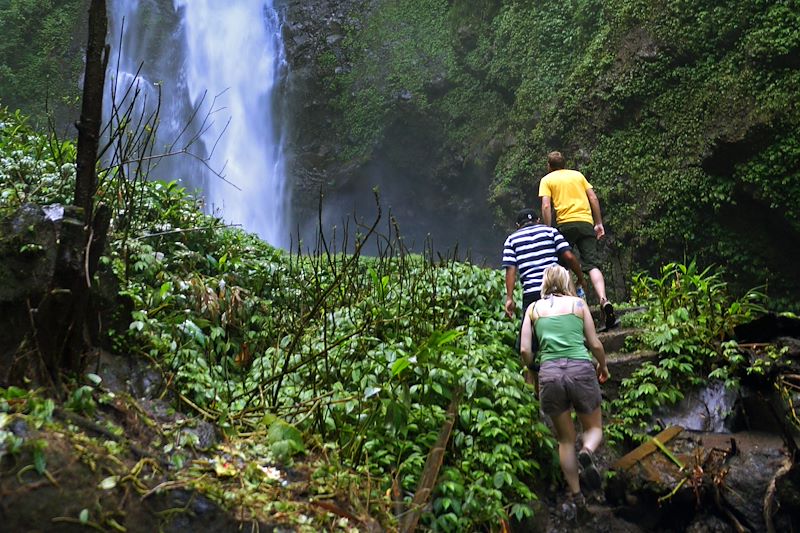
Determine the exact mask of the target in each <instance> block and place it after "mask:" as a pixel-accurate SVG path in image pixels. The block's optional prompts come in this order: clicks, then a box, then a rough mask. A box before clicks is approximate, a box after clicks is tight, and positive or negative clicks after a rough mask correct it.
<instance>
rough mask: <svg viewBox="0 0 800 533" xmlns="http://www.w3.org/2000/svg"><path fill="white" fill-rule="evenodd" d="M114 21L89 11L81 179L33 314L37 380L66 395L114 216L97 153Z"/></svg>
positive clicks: (94, 7) (95, 3)
mask: <svg viewBox="0 0 800 533" xmlns="http://www.w3.org/2000/svg"><path fill="white" fill-rule="evenodd" d="M107 27H108V19H107V16H106V2H105V0H92V2H91V5H90V7H89V39H88V45H87V48H86V71H85V75H84V82H83V102H82V107H81V117H80V121H79V122H78V123H77V124H76V127H77V129H78V146H77V156H76V165H77V176H76V180H75V200H74V204H75V206H76V207H77V208H78V209H74V208H73V209H70V210H68V213H74V216H69V215H67V216H65V217H64V219H63V220H62V221H61V225H60V226H61V227H60V235H59V239H58V241H57V258H56V264H55V272H54V275H53V278H52V280H51V282H50V285H49V287H48V290H47V292H46V293H45V294H44V296H43V297H42V299H41V301H39V302H38V305H37V306H36V308H35V309H32V310H31V313H30V314H31V317H32V322H33V324H32V325H33V328H34V331H33V335H34V337H35V340H36V347H37V351H38V353H39V355H40V357H41V362H42V363H44V367H45V368H46V372H47V374H48V375H46V376H42V375H37V376H35V379H36V380H37V381H40V382H42V384H45V385H48V384H49V385H51V386H53V387H54V388H56V389H57V390H60V389H61V372H62V371H65V370H66V371H68V372H75V373H78V372H81V371H82V370H83V368H84V361H83V354H84V353H85V352H86V350H87V349H88V347H89V346H90V344H91V342H90V340H89V339H88V334H87V328H86V317H87V315H88V312H89V308H90V296H91V292H90V291H91V280H92V277H93V275H94V273H95V271H96V270H97V265H98V261H99V258H100V255H101V253H102V249H103V247H104V246H105V239H106V234H107V232H108V226H109V221H110V216H111V214H110V210H109V209H108V208H107V207H106V206H103V205H100V206H99V207H98V209H97V211H96V213H95V209H94V201H93V199H94V195H95V192H96V190H97V151H98V146H99V143H100V124H101V122H102V118H103V91H104V85H105V71H106V66H107V63H108V53H109V47H108V45H106V43H105V39H106V32H107Z"/></svg>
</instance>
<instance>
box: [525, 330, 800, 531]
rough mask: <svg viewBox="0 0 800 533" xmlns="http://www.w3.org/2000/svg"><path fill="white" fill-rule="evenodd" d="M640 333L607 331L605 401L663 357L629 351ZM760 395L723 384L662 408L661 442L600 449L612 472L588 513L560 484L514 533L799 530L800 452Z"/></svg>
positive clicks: (601, 461)
mask: <svg viewBox="0 0 800 533" xmlns="http://www.w3.org/2000/svg"><path fill="white" fill-rule="evenodd" d="M637 333H638V330H636V329H634V328H623V327H618V328H615V329H612V330H611V331H608V332H603V333H600V334H599V335H600V339H601V342H602V343H603V345H604V347H605V349H606V355H607V359H608V367H609V371H610V373H611V378H610V379H609V381H608V382H607V383H606V384H605V385H604V386H603V388H602V389H603V397H604V400H612V399H614V398H616V397H617V395H618V393H619V389H620V385H621V383H622V381H623V380H624V379H625V378H627V377H630V376H631V374H632V373H633V372H634V371H635V370H636V369H637V368H639V367H640V366H641V365H642V364H644V363H645V362H647V361H655V360H657V358H658V354H657V353H655V352H652V351H636V352H629V351H627V350H626V339H628V337H630V336H632V335H636V334H637ZM784 342H789V341H788V340H784ZM789 344H792V343H791V342H789ZM797 352H798V354H796V355H800V350H797ZM789 357H791V355H790V356H789ZM761 396H762V392H759V391H749V390H746V389H744V388H742V389H736V390H731V389H726V388H725V387H724V385H723V384H721V383H712V384H709V386H708V387H706V388H704V389H701V390H698V391H693V392H692V393H689V394H687V395H686V398H685V400H684V401H683V402H681V403H680V404H678V405H677V406H674V407H670V408H667V409H662V410H661V411H659V414H658V419H657V422H658V423H660V425H661V426H662V427H666V428H667V429H666V430H665V431H663V432H662V433H660V434H659V436H658V437H657V438H658V439H659V442H658V443H654V442H652V441H647V442H645V444H643V445H642V446H640V447H638V448H634V447H633V446H631V447H629V448H613V447H611V446H608V445H604V446H602V447H601V449H600V450H598V453H597V457H596V460H597V463H598V467H599V468H600V470H601V472H605V473H606V476H605V479H604V483H603V489H602V490H601V491H598V492H597V493H594V494H590V495H588V496H589V497H588V498H587V502H588V503H587V506H586V509H585V510H584V511H583V512H580V513H579V514H578V516H577V517H576V518H574V519H572V518H571V517H568V516H565V514H564V512H563V505H562V503H563V496H562V494H563V493H564V489H563V487H561V486H558V487H552V490H551V491H550V492H549V494H548V496H547V497H545V498H544V499H543V500H542V502H541V504H542V506H541V507H540V509H541V510H542V511H545V510H546V512H540V513H539V514H538V516H537V517H535V518H534V519H532V520H531V521H529V522H528V523H526V524H523V525H520V526H521V527H515V528H514V529H519V530H520V531H533V532H542V533H545V532H547V533H560V532H566V531H578V532H596V531H603V532H640V531H670V532H671V531H690V532H693V533H701V532H715V533H716V532H728V531H730V532H734V531H735V532H742V531H753V532H755V531H768V532H770V531H796V530H797V528H798V523H797V520H798V518H794V517H795V516H800V512H798V511H800V491H799V490H798V487H799V486H800V483H799V482H798V481H800V472H799V471H798V468H797V467H796V465H795V462H794V461H793V460H792V454H793V453H796V449H794V450H793V449H792V448H793V444H792V442H793V441H792V437H791V436H788V437H787V435H786V434H785V433H786V431H785V429H782V427H783V426H782V425H781V424H780V423H777V422H776V417H775V416H772V420H773V421H772V422H771V423H768V421H767V420H766V419H767V418H769V416H767V415H768V414H769V413H768V411H769V410H770V407H769V405H770V404H769V402H767V401H766V400H765V399H764V398H762V397H761ZM773 410H774V409H773ZM604 414H605V413H604ZM777 418H780V417H777ZM654 422H655V421H654ZM662 440H663V441H664V442H663V444H662V443H661V441H662ZM679 465H680V466H679ZM681 467H682V468H681Z"/></svg>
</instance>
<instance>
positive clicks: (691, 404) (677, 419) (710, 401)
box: [654, 381, 739, 433]
mask: <svg viewBox="0 0 800 533" xmlns="http://www.w3.org/2000/svg"><path fill="white" fill-rule="evenodd" d="M738 399H739V392H738V390H736V389H733V388H730V387H726V386H725V383H723V382H721V381H715V382H712V383H711V384H710V385H708V386H706V387H703V388H702V389H695V390H692V391H689V392H688V393H686V395H685V396H684V398H683V400H681V401H680V402H679V403H678V404H677V405H675V406H670V407H669V408H661V409H658V410H657V411H656V412H655V413H654V418H655V419H656V420H658V421H659V422H660V424H661V425H662V426H663V427H668V426H681V427H682V428H684V429H687V430H690V431H711V432H716V433H729V432H731V431H734V430H735V429H736V428H735V427H734V423H735V419H736V416H735V415H736V412H735V410H736V402H737V400H738Z"/></svg>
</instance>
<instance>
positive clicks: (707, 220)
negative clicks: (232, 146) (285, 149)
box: [284, 0, 800, 301]
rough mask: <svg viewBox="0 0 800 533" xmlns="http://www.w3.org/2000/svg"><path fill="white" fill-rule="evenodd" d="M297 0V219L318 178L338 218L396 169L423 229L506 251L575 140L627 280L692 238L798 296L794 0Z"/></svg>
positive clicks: (408, 210) (745, 280) (396, 180)
mask: <svg viewBox="0 0 800 533" xmlns="http://www.w3.org/2000/svg"><path fill="white" fill-rule="evenodd" d="M284 12H285V15H286V20H287V30H286V42H287V49H288V50H289V61H290V63H291V66H290V68H291V70H292V73H291V80H290V84H289V94H290V98H291V100H292V102H293V104H292V106H293V107H292V109H293V113H292V116H293V118H294V122H293V125H292V127H293V128H294V132H293V136H292V147H293V149H294V154H295V159H294V162H293V169H294V175H295V177H296V180H297V181H296V195H295V201H296V205H295V208H296V213H298V219H299V220H304V219H307V218H308V216H309V215H308V213H309V211H313V210H314V206H315V205H316V201H317V198H318V191H319V190H320V188H322V189H324V190H325V191H326V203H327V204H326V205H328V207H329V209H328V212H329V213H330V216H329V217H328V218H329V219H333V218H334V215H333V213H334V212H335V213H338V214H339V215H338V216H341V213H345V212H349V211H352V209H351V208H352V205H354V204H355V205H357V206H359V208H362V209H363V206H364V205H365V203H366V204H368V203H369V195H370V193H369V191H370V190H371V188H372V186H379V187H380V189H381V193H382V198H383V199H384V200H385V201H386V203H387V204H389V205H390V206H391V208H392V211H393V213H394V214H396V215H397V217H398V219H399V222H400V228H401V231H402V232H403V233H405V234H406V235H411V237H412V238H419V237H421V236H422V235H424V234H425V233H426V232H427V231H431V232H432V233H434V234H435V235H436V234H437V232H438V234H439V235H442V236H443V239H444V240H450V239H451V238H452V239H456V238H458V239H459V240H460V242H461V243H462V245H464V244H467V245H469V244H473V243H476V242H480V243H482V244H478V245H477V246H478V247H482V248H483V249H484V250H486V251H487V256H489V257H492V256H494V255H496V254H495V252H494V251H493V250H494V249H496V248H497V246H498V244H499V242H502V236H503V233H505V231H504V230H507V229H508V227H507V221H508V220H510V219H511V218H512V216H513V213H514V212H515V211H516V210H517V209H519V208H521V207H523V206H531V205H533V206H536V205H538V197H537V190H538V182H539V179H540V178H541V177H542V176H543V175H544V173H545V168H544V166H545V165H544V160H545V156H546V154H547V152H548V151H550V150H561V151H562V152H564V153H565V155H566V157H567V160H568V165H569V166H571V167H574V168H578V169H579V170H582V171H583V172H584V173H585V174H586V175H587V176H588V178H589V180H590V182H591V183H592V184H593V185H594V186H595V188H596V190H597V191H598V195H599V196H600V199H601V204H602V206H603V209H604V221H605V222H606V229H607V234H608V239H607V240H606V244H605V246H606V248H607V250H606V251H607V252H608V253H607V257H608V263H607V265H606V268H607V270H608V272H609V274H610V275H607V277H609V278H610V282H611V284H612V286H616V287H619V288H622V287H623V286H624V285H625V283H626V281H627V280H628V279H629V278H630V275H631V273H632V272H633V271H636V270H640V269H647V270H650V271H657V269H658V266H659V265H661V264H663V263H666V262H669V261H674V260H676V259H679V258H683V257H686V258H693V257H694V258H697V259H698V261H699V262H700V263H701V264H704V265H710V264H718V265H719V264H724V265H727V267H728V274H729V275H730V277H731V278H732V279H733V280H734V281H736V282H737V283H738V284H739V286H740V287H742V288H747V287H752V286H755V285H758V284H761V283H764V282H765V281H766V282H767V283H769V285H770V286H771V287H772V290H773V291H775V292H774V293H773V294H775V295H777V296H781V297H787V296H788V297H789V299H792V298H794V300H795V301H796V297H792V296H791V295H792V294H797V290H798V284H797V282H796V280H795V278H794V276H793V275H792V274H791V267H789V265H792V264H795V263H796V261H797V260H798V256H797V253H800V252H797V253H796V252H795V250H798V249H800V247H798V245H797V244H798V242H800V226H798V224H797V222H796V220H799V219H800V211H798V208H797V207H796V206H797V205H800V170H799V169H800V165H799V163H800V150H798V149H797V146H798V145H799V144H800V141H798V138H797V135H796V134H795V133H794V132H796V131H797V124H798V123H800V113H798V109H800V107H798V106H797V97H796V93H795V92H793V90H792V89H790V87H792V86H794V85H796V83H797V82H798V74H797V72H798V70H797V68H796V66H797V59H796V58H797V57H798V54H800V38H798V35H800V33H798V32H797V31H796V28H797V24H798V21H800V13H799V12H798V10H797V9H796V6H794V5H793V4H792V3H791V2H776V3H772V4H770V5H766V4H764V3H759V2H753V1H752V0H737V1H735V2H732V3H730V4H728V5H726V6H725V7H724V8H722V7H719V6H717V5H716V4H715V3H713V2H710V1H701V2H696V3H694V4H693V5H692V6H690V7H687V6H685V5H683V4H679V3H677V2H666V3H664V2H650V1H639V2H633V1H630V0H611V1H608V2H599V1H595V0H587V1H583V2H578V3H575V4H566V3H563V2H555V1H553V2H541V3H537V4H536V5H520V4H519V3H515V2H505V1H502V0H475V1H469V2H467V1H463V0H455V1H452V2H445V1H438V0H419V1H411V0H396V1H393V2H385V1H380V0H371V1H368V0H359V1H355V0H352V1H347V0H342V1H338V2H337V1H331V2H323V1H312V2H302V3H301V2H299V1H291V0H287V1H286V2H285V4H284ZM773 178H777V179H773ZM313 218H315V217H313ZM451 228H458V229H459V230H460V232H456V231H452V232H451V231H450V229H451ZM464 228H469V229H468V230H466V231H465V230H464ZM476 229H480V230H484V231H482V233H481V234H480V235H475V230H476ZM465 240H466V241H468V242H467V243H465V242H464V241H465ZM787 252H788V253H789V254H790V257H789V258H788V260H786V259H782V257H785V254H786V253H787ZM620 296H623V295H622V294H620Z"/></svg>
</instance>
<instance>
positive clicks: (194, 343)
mask: <svg viewBox="0 0 800 533" xmlns="http://www.w3.org/2000/svg"><path fill="white" fill-rule="evenodd" d="M3 122H4V124H3V127H2V128H0V139H2V140H3V141H2V142H3V147H4V149H7V150H9V151H10V154H11V155H12V157H9V151H7V152H4V153H3V154H2V155H0V157H2V162H3V164H2V166H0V169H2V172H3V173H2V174H0V187H2V188H3V189H8V188H13V192H12V193H10V194H7V195H5V196H4V200H3V202H4V203H3V204H2V208H3V209H4V211H6V212H8V211H11V210H13V209H15V208H17V207H19V205H21V203H23V202H45V201H47V202H50V201H62V202H65V201H68V196H69V194H71V189H72V182H71V181H70V180H71V179H73V178H72V176H71V175H66V176H60V179H59V177H57V176H52V177H50V174H51V173H52V170H51V169H53V168H56V167H55V166H54V165H53V163H52V162H48V161H47V160H48V159H51V158H54V157H55V156H54V153H55V151H54V149H53V146H55V145H51V144H48V143H46V142H43V141H42V139H41V138H39V137H37V136H35V135H34V134H33V133H32V132H30V131H29V130H28V129H27V126H26V125H25V121H24V119H20V117H14V116H9V115H5V116H3ZM69 152H70V145H64V147H61V148H59V151H58V153H59V154H66V153H69ZM40 158H41V159H44V161H40ZM28 159H30V161H28ZM23 160H24V161H26V165H27V166H25V170H24V171H19V170H17V169H19V168H20V164H19V161H23ZM65 164H66V163H65ZM39 169H42V170H39ZM20 176H22V177H23V179H19V178H20ZM18 182H22V183H23V186H16V185H15V184H17V183H18ZM134 186H135V187H134ZM129 187H130V188H129ZM115 191H120V194H117V193H116V192H115ZM68 193H69V194H68ZM129 194H130V196H129V197H130V199H131V201H128V200H126V201H125V203H124V204H121V205H116V204H112V205H113V206H114V209H113V210H112V211H113V212H114V213H116V214H117V216H116V217H115V218H114V220H113V221H112V227H113V228H114V231H113V232H112V233H111V235H110V236H109V248H110V253H109V255H108V256H107V257H106V258H105V259H104V261H103V268H105V269H107V270H110V271H112V272H113V273H115V274H116V275H117V277H118V278H119V282H120V283H121V286H122V291H121V292H122V293H123V295H125V296H127V297H128V298H129V299H130V301H131V302H132V303H133V309H134V311H133V313H132V317H131V321H130V325H129V328H128V329H127V330H126V331H115V332H110V336H111V340H112V342H113V344H114V346H116V347H117V349H119V350H120V351H125V352H126V353H132V354H134V355H140V356H142V357H146V358H148V359H149V360H151V361H153V362H154V363H155V364H157V365H158V366H159V367H160V368H161V369H162V370H163V371H164V372H165V373H166V374H168V375H169V381H170V382H171V383H172V385H173V386H174V387H175V388H176V390H177V392H178V395H179V397H181V398H183V399H185V401H187V402H190V403H191V405H192V406H195V407H196V408H198V409H202V410H203V412H204V413H207V414H209V416H213V417H215V418H216V419H217V421H218V423H219V425H220V426H221V427H222V428H223V429H224V430H225V431H227V432H229V433H231V434H235V433H236V432H237V431H247V432H256V431H263V432H264V434H265V443H266V446H268V449H269V453H270V455H271V456H272V457H274V458H275V459H277V460H280V461H290V460H292V458H293V457H296V456H297V455H298V454H300V453H303V452H304V451H306V446H307V443H319V442H325V443H327V444H325V446H326V447H327V449H329V450H331V451H332V452H335V454H336V456H337V457H338V458H339V460H340V461H341V462H342V463H343V464H344V465H345V466H346V467H349V468H356V469H358V470H359V471H361V472H364V473H365V474H368V475H369V476H370V477H371V479H375V480H378V481H377V483H378V484H379V486H381V488H380V490H381V491H385V490H386V489H387V488H389V487H390V486H391V479H392V478H393V477H394V478H396V479H398V480H399V481H400V483H401V485H402V489H403V490H404V491H408V492H413V491H414V490H415V489H416V485H417V483H418V481H419V479H420V476H421V473H422V468H423V466H424V464H425V460H426V457H427V454H428V452H429V450H430V447H431V446H432V445H433V443H434V442H435V440H436V438H437V436H438V433H439V431H440V427H441V425H442V423H443V421H444V419H445V415H446V412H447V408H448V405H449V404H450V402H451V400H452V399H453V398H454V397H458V398H459V401H458V412H457V417H456V422H455V426H454V428H453V432H452V436H451V442H450V444H449V447H448V453H447V456H446V460H445V463H444V465H443V470H442V476H441V479H442V481H441V482H440V483H439V484H438V485H437V487H436V488H435V490H434V492H433V495H432V512H431V513H430V514H428V515H426V516H425V517H424V518H423V520H424V521H425V523H426V524H427V525H428V526H429V527H431V528H433V529H436V530H452V529H454V528H459V529H474V528H476V527H483V526H485V525H488V524H495V523H498V521H499V520H500V519H501V518H504V517H507V516H508V515H510V514H512V515H517V516H522V515H525V514H527V513H528V512H529V510H528V507H527V503H528V502H530V501H531V500H533V499H535V498H536V494H535V492H534V490H535V489H534V487H537V486H540V484H541V483H543V482H544V481H545V480H547V479H549V478H552V477H553V476H554V475H556V472H557V469H556V468H554V466H555V463H554V454H553V450H554V446H555V443H554V441H553V439H552V437H551V436H550V434H549V432H548V430H547V428H546V426H545V425H544V424H543V423H542V422H541V421H540V420H539V414H538V403H537V402H536V401H535V399H534V398H533V397H532V391H531V390H530V387H527V386H526V385H525V384H524V382H523V379H522V377H521V375H520V368H519V363H518V361H517V356H516V355H515V354H514V353H513V349H512V346H513V344H514V337H515V335H516V324H515V323H514V322H513V321H509V320H507V319H504V318H503V315H502V312H501V309H500V307H499V305H500V299H499V297H498V295H500V294H502V291H503V283H504V277H503V275H502V273H501V272H500V271H497V270H488V269H484V268H479V267H476V266H473V265H470V264H466V263H461V262H457V261H455V260H441V261H440V262H436V261H435V260H434V259H433V257H432V256H431V255H430V254H428V255H415V254H409V253H408V252H407V251H405V249H404V248H403V247H402V243H401V240H400V239H399V238H393V239H391V240H389V241H388V242H384V243H382V245H381V246H382V249H384V250H385V253H383V254H382V255H379V256H377V257H363V256H361V255H360V253H358V249H357V250H356V251H355V252H354V253H350V254H333V253H331V252H329V251H327V250H324V249H323V250H317V251H316V252H313V253H310V254H305V255H297V254H293V253H286V252H283V251H280V250H276V249H274V248H272V247H270V246H269V245H267V244H266V243H264V242H263V241H261V240H259V239H258V238H257V237H256V236H255V235H250V234H246V233H244V232H242V231H240V230H234V229H229V228H224V227H221V226H220V223H219V221H218V220H217V219H215V218H213V217H210V216H206V215H203V214H202V213H201V212H200V211H198V204H197V201H196V200H195V199H194V198H192V197H190V196H188V195H187V193H186V191H185V190H184V189H183V188H181V187H179V186H178V185H177V184H175V183H162V182H148V181H139V182H137V183H135V184H133V185H132V184H125V183H121V182H120V181H119V180H118V179H117V176H116V175H115V173H114V171H113V169H112V171H110V172H108V173H105V174H103V175H102V176H101V181H100V190H99V191H98V196H100V197H103V198H107V199H108V201H113V199H114V198H115V197H118V196H123V197H127V196H128V195H129ZM131 206H133V209H131ZM123 213H124V217H123V216H120V215H121V214H123ZM364 238H366V237H364V236H362V237H360V239H364ZM89 380H90V382H91V384H87V385H85V386H78V387H76V388H75V389H74V390H73V391H72V393H71V395H70V398H69V400H68V401H67V404H66V406H67V407H68V408H70V409H72V410H74V411H76V412H78V413H83V414H91V413H92V412H93V411H94V410H95V409H96V408H97V401H98V399H97V398H96V396H97V395H96V394H95V392H96V390H95V386H96V385H97V378H96V376H95V377H94V378H93V376H92V375H90V376H89ZM100 401H102V398H100ZM31 405H33V403H31ZM187 435H188V434H187ZM187 438H188V437H187ZM184 441H185V442H184ZM178 444H179V445H180V446H183V445H187V446H191V445H192V444H193V443H192V442H189V441H188V440H186V439H182V440H181V439H179V443H178ZM317 445H318V444H314V446H317ZM173 458H174V459H175V461H177V462H178V463H182V462H183V460H184V459H185V457H184V456H183V455H180V454H174V455H173Z"/></svg>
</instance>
